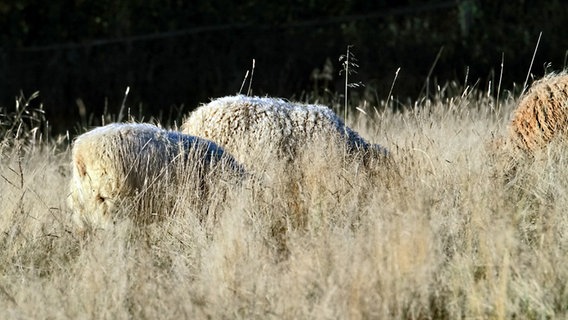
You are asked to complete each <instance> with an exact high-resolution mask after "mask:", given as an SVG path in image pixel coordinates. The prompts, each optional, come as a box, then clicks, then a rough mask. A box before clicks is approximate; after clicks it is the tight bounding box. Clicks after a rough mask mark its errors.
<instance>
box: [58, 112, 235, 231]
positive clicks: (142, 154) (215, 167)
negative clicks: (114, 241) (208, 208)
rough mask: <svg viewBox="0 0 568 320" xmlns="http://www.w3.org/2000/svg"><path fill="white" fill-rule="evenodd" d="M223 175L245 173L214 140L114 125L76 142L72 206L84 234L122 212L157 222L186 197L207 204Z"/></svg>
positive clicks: (151, 127) (147, 127)
mask: <svg viewBox="0 0 568 320" xmlns="http://www.w3.org/2000/svg"><path fill="white" fill-rule="evenodd" d="M217 173H220V174H229V175H231V176H235V177H236V176H238V175H241V174H242V173H243V168H242V167H241V166H240V165H239V164H238V163H237V162H236V161H235V160H234V159H233V157H232V156H231V155H230V154H228V153H226V152H224V150H223V149H222V148H221V147H219V146H217V145H216V144H215V143H213V142H211V141H208V140H205V139H202V138H198V137H193V136H189V135H184V134H181V133H179V132H174V131H168V130H163V129H160V128H158V127H156V126H154V125H151V124H140V123H128V124H124V123H115V124H109V125H106V126H103V127H98V128H96V129H94V130H91V131H89V132H87V133H84V134H82V135H80V136H79V137H78V138H77V139H76V140H75V141H74V144H73V149H72V180H71V183H70V191H71V194H70V196H69V198H68V202H69V207H70V208H71V209H72V211H73V220H75V222H76V223H77V224H78V225H79V227H80V228H81V229H85V228H91V227H95V228H97V227H103V228H105V227H108V226H109V224H111V223H112V222H113V220H114V219H115V218H116V216H114V215H115V214H118V212H120V211H121V210H120V209H123V211H125V210H126V211H128V212H126V214H127V215H130V216H131V217H132V218H134V220H135V221H140V222H152V221H156V220H159V219H160V218H162V217H163V216H164V214H168V212H170V211H171V210H172V207H173V205H174V203H175V202H176V201H179V200H180V199H181V198H180V197H182V198H183V200H184V201H186V200H187V199H186V198H187V197H190V198H191V197H193V199H190V200H193V201H190V202H195V203H202V200H203V197H205V196H206V193H207V188H208V187H210V184H211V182H212V181H211V180H212V179H213V178H214V177H213V174H217ZM216 177H221V176H216ZM227 177H228V176H227ZM184 203H187V201H186V202H184ZM123 213H124V212H123Z"/></svg>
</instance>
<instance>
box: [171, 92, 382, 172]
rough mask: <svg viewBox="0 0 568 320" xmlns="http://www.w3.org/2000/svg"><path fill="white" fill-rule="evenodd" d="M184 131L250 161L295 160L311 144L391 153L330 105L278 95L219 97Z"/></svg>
mask: <svg viewBox="0 0 568 320" xmlns="http://www.w3.org/2000/svg"><path fill="white" fill-rule="evenodd" d="M182 131H183V132H184V133H186V134H191V135H196V136H199V137H203V138H206V139H210V140H213V141H215V142H217V143H218V144H220V145H221V146H223V147H224V148H226V149H227V150H228V151H229V152H231V153H232V154H233V155H234V156H235V157H236V158H237V159H239V160H240V161H242V162H243V163H245V164H246V165H247V166H250V167H255V166H256V165H257V163H255V162H256V161H258V155H259V153H261V152H268V153H270V154H272V155H273V156H276V157H277V158H278V159H283V160H286V161H292V160H294V159H295V157H296V156H297V155H298V153H299V152H301V151H303V149H304V148H307V147H308V146H309V145H310V144H313V143H315V142H316V141H317V142H322V141H323V142H327V143H331V145H343V146H344V147H345V151H346V152H347V154H349V155H356V154H365V155H368V154H369V153H372V154H374V155H377V156H378V155H381V156H382V155H386V154H387V151H386V149H384V148H383V147H381V146H379V145H376V144H371V143H369V142H367V141H365V140H364V139H363V138H362V137H361V136H359V134H357V133H356V132H355V131H353V130H352V129H351V128H349V127H347V126H346V125H345V124H344V122H343V121H342V120H341V119H340V118H339V117H338V116H337V115H336V114H335V113H334V112H333V111H332V110H331V109H329V108H328V107H325V106H320V105H304V104H297V103H291V102H287V101H284V100H282V99H277V98H260V97H249V96H243V95H237V96H229V97H224V98H220V99H217V100H213V101H212V102H210V103H209V104H206V105H203V106H201V107H199V108H197V109H196V110H195V111H193V112H192V113H191V115H190V116H189V117H188V118H187V119H185V121H184V123H183V125H182Z"/></svg>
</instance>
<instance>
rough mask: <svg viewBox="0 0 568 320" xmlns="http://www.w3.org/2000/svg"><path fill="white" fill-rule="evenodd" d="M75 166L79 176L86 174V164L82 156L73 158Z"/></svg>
mask: <svg viewBox="0 0 568 320" xmlns="http://www.w3.org/2000/svg"><path fill="white" fill-rule="evenodd" d="M75 166H76V167H77V171H78V172H79V176H80V177H84V176H85V175H86V174H87V166H86V165H85V161H83V158H82V157H76V158H75Z"/></svg>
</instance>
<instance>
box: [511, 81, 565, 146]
mask: <svg viewBox="0 0 568 320" xmlns="http://www.w3.org/2000/svg"><path fill="white" fill-rule="evenodd" d="M567 129H568V74H566V73H560V74H550V75H548V76H545V77H544V78H542V79H540V80H538V81H536V82H535V83H533V85H532V86H531V88H530V89H529V90H528V91H527V93H525V94H524V95H523V96H522V97H521V98H520V102H519V104H518V107H517V109H516V111H515V113H514V115H513V119H512V121H511V123H510V126H509V142H511V143H512V145H513V146H514V147H516V148H517V149H520V150H523V151H525V152H529V153H530V152H531V151H535V150H537V149H540V148H542V147H544V146H545V145H546V144H548V143H549V142H550V141H551V140H552V139H553V138H555V137H557V136H561V135H563V134H566V133H567Z"/></svg>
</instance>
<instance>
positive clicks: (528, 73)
mask: <svg viewBox="0 0 568 320" xmlns="http://www.w3.org/2000/svg"><path fill="white" fill-rule="evenodd" d="M540 37H542V31H541V32H540V33H539V35H538V40H537V41H536V46H535V48H534V52H533V56H532V59H531V64H530V66H529V71H528V72H527V78H526V79H525V84H523V91H521V95H523V93H525V91H526V90H527V83H528V82H529V77H530V75H531V70H532V66H533V63H534V58H535V57H536V52H537V50H538V45H539V44H540Z"/></svg>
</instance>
